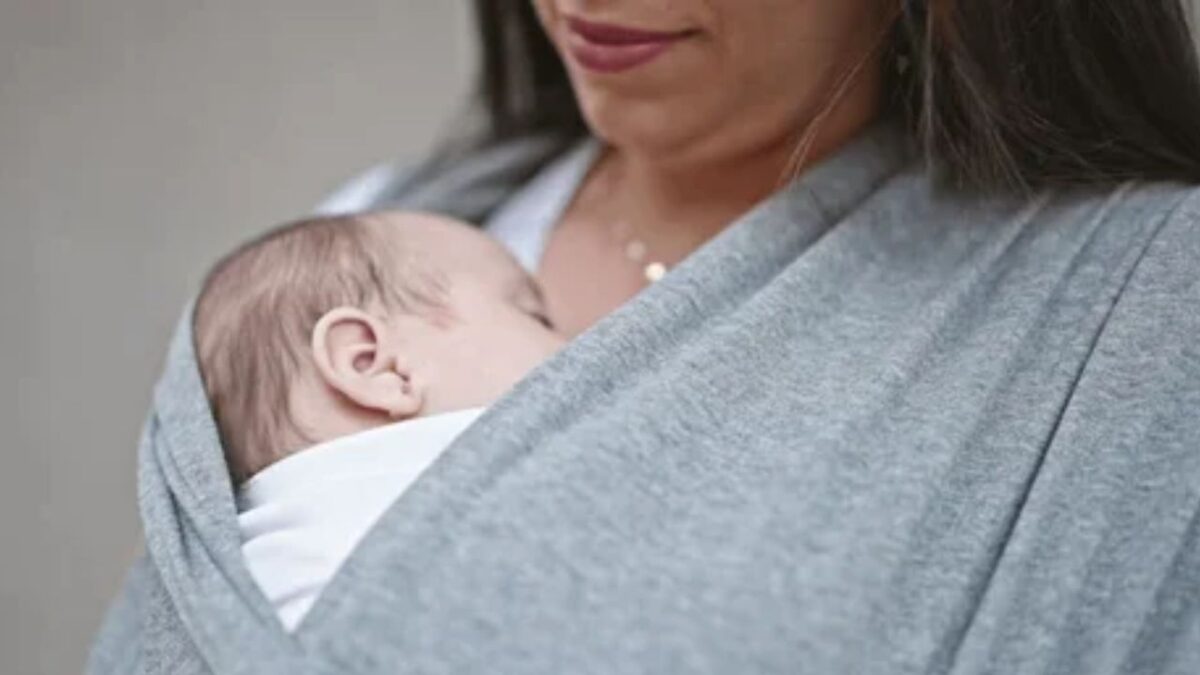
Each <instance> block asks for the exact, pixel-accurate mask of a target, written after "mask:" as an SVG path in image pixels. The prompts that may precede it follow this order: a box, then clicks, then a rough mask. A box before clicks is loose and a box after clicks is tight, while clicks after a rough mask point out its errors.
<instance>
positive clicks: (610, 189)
mask: <svg viewBox="0 0 1200 675" xmlns="http://www.w3.org/2000/svg"><path fill="white" fill-rule="evenodd" d="M606 159H611V155H610V156H609V157H607V158H606ZM605 169H607V172H606V174H604V178H603V179H602V182H601V186H600V193H601V194H600V196H601V199H603V200H606V201H608V202H609V204H610V205H611V204H612V203H613V202H615V201H619V200H617V199H615V198H614V197H615V195H616V183H617V178H616V171H615V166H614V165H613V164H612V163H611V161H610V162H609V163H608V165H607V166H606V167H605ZM611 234H612V235H613V238H614V240H615V241H616V243H617V245H618V247H619V248H620V249H621V253H622V254H623V255H624V257H625V259H626V260H628V261H629V262H631V263H633V264H635V265H637V266H639V267H640V268H641V272H642V278H644V279H645V280H646V282H647V283H654V282H655V281H658V280H659V279H662V278H663V277H664V276H666V274H667V272H668V271H670V266H669V265H667V263H666V262H664V261H662V260H661V259H659V258H658V257H657V256H654V255H651V252H650V246H649V245H648V244H647V243H646V242H645V240H643V239H642V238H641V237H639V236H637V232H636V231H635V230H634V228H633V225H632V224H631V223H630V222H629V221H627V220H617V221H613V222H612V226H611Z"/></svg>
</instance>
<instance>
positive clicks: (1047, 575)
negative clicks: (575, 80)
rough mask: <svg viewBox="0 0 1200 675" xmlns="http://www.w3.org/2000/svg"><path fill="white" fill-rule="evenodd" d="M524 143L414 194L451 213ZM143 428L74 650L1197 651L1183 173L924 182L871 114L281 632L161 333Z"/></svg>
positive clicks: (1062, 654)
mask: <svg viewBox="0 0 1200 675" xmlns="http://www.w3.org/2000/svg"><path fill="white" fill-rule="evenodd" d="M526 149H527V150H528V152H525V151H520V150H519V149H513V148H510V149H509V150H508V151H507V152H508V153H509V154H508V155H504V156H503V157H502V159H500V160H497V159H496V158H497V157H499V156H498V155H492V156H490V158H489V157H484V158H480V159H478V160H477V161H475V162H468V165H467V166H464V167H459V168H451V169H449V171H450V174H449V175H447V174H442V175H440V176H436V175H435V176H433V177H431V178H430V177H427V178H426V179H425V182H424V183H422V184H421V185H419V188H416V189H415V193H419V194H422V195H424V198H423V199H424V201H423V202H420V203H421V205H422V206H423V207H424V208H442V207H443V206H446V207H447V208H448V205H449V202H451V201H454V200H456V199H458V200H460V201H459V202H458V203H459V204H460V205H461V204H473V205H476V206H480V207H481V209H477V212H475V213H467V214H465V215H469V216H473V217H475V218H476V219H479V218H480V217H481V216H482V215H483V211H485V210H486V208H488V206H487V204H488V203H489V202H490V203H491V205H492V206H494V202H495V201H497V200H499V199H501V198H502V196H503V195H504V194H506V193H510V192H511V190H512V189H515V188H516V187H517V185H518V184H519V182H520V180H523V177H527V176H528V175H529V172H530V170H531V168H532V167H534V166H535V165H537V164H539V163H540V162H543V161H544V160H545V152H544V150H545V146H543V147H542V148H541V149H538V148H533V147H532V146H530V147H529V148H526ZM489 162H490V164H489ZM468 174H469V175H468ZM464 176H468V178H469V179H464ZM506 177H509V178H512V177H521V178H514V179H513V180H511V181H510V182H509V184H508V187H507V188H505V189H499V188H498V187H497V186H501V185H505V183H506V180H505V178H506ZM438 185H450V186H453V189H445V190H443V189H441V188H439V187H438ZM476 185H482V186H483V187H482V188H481V190H480V191H478V192H473V186H476ZM489 190H490V191H491V192H489V193H488V194H491V195H493V196H494V197H495V198H496V199H495V200H491V199H487V198H485V197H481V196H480V195H481V194H483V193H484V192H487V191H489ZM468 193H469V194H468ZM411 194H414V188H413V187H411V186H405V185H399V184H398V185H397V186H395V189H394V190H392V191H390V192H388V193H387V194H386V195H385V196H384V197H385V198H384V199H383V201H386V202H388V203H398V204H411V203H413V202H411V201H409V200H407V199H406V195H411ZM456 213H457V214H458V215H464V213H463V211H462V210H459V211H457V212H456ZM185 319H186V315H185ZM142 453H143V454H142V457H141V473H140V476H139V483H140V486H141V493H140V498H141V509H142V515H143V520H144V527H145V532H146V542H147V550H148V555H147V559H146V560H145V561H144V562H143V563H141V564H139V566H137V567H136V568H135V569H134V570H133V571H132V572H131V576H130V578H129V580H128V582H127V586H126V588H125V591H124V594H123V596H122V597H121V598H120V599H119V601H118V603H117V604H116V605H115V606H114V608H113V610H112V611H111V612H110V615H109V617H108V620H107V623H106V625H105V627H104V629H103V631H102V632H101V635H100V637H99V639H98V642H97V645H96V647H95V650H94V653H93V660H92V662H91V666H90V668H91V671H92V672H95V673H131V672H134V673H172V674H178V673H205V672H217V673H343V672H354V673H360V672H362V673H376V672H377V673H489V674H494V673H506V674H507V673H547V674H548V673H618V674H620V673H672V672H688V673H822V674H824V673H868V674H874V673H956V674H963V675H966V674H982V673H1005V674H1011V673H1111V674H1113V675H1116V674H1125V673H1139V674H1140V673H1179V674H1184V673H1188V674H1194V673H1197V672H1200V532H1198V529H1197V528H1198V518H1200V193H1197V192H1196V191H1194V190H1193V189H1192V188H1186V187H1183V186H1173V185H1126V186H1124V187H1122V188H1120V189H1117V190H1115V191H1106V192H1103V193H1099V192H1082V191H1080V192H1075V193H1071V194H1065V193H1047V194H1042V195H1038V196H1036V197H1032V198H1028V199H1017V198H980V197H966V196H954V195H951V194H945V193H940V192H938V191H936V190H934V189H933V188H931V186H930V182H929V179H928V177H927V175H926V173H925V171H924V170H923V169H922V168H921V166H920V165H919V164H918V163H916V162H914V161H912V160H911V158H910V155H909V154H908V153H907V152H906V151H905V149H904V144H903V143H902V141H901V140H900V139H899V136H898V135H897V134H895V133H894V132H893V131H892V130H890V129H889V128H888V127H886V126H880V127H877V128H876V129H875V130H873V131H871V132H870V133H868V134H865V135H864V136H863V137H862V138H860V139H858V140H857V141H855V142H853V143H852V144H851V145H850V146H848V147H847V148H845V149H843V150H842V151H840V152H839V153H838V154H837V155H835V156H834V157H832V158H831V159H829V160H826V161H825V162H823V163H822V164H820V165H819V166H818V167H816V168H814V169H813V170H811V171H809V172H808V173H807V174H806V175H805V176H804V177H802V178H801V179H800V180H799V181H798V182H797V183H795V184H793V185H791V186H789V187H787V188H785V189H784V190H782V191H781V192H780V193H778V194H777V195H776V196H774V197H772V198H771V199H769V200H768V201H767V202H765V203H764V204H763V205H761V206H760V207H759V208H757V209H755V210H754V211H753V212H751V213H750V214H748V215H746V216H745V217H744V218H741V219H740V220H739V221H737V222H736V223H734V224H732V225H731V226H729V227H728V228H727V229H726V230H725V231H724V232H722V233H721V234H720V235H718V237H717V238H715V239H714V240H713V241H711V242H709V243H708V244H706V245H705V246H704V247H702V248H701V249H700V250H699V251H697V252H696V253H695V254H694V255H692V256H691V257H690V258H688V260H686V261H685V262H684V263H683V264H681V265H680V266H679V267H677V268H676V269H675V270H673V271H672V272H671V273H670V274H669V275H668V276H667V277H666V278H665V279H664V280H662V281H661V282H659V283H657V284H655V285H653V286H651V287H650V288H649V289H648V290H646V291H645V292H643V293H642V294H641V295H639V296H638V297H637V298H635V299H634V300H633V301H631V302H630V303H628V304H626V305H625V306H624V307H622V308H621V309H619V310H618V311H617V312H615V313H614V314H612V315H611V316H609V317H608V318H606V319H604V320H602V321H601V322H600V323H598V324H597V325H596V326H594V327H593V328H592V329H591V330H589V331H588V332H587V333H585V334H583V335H582V336H580V337H579V338H578V339H576V340H575V341H574V342H572V343H571V344H570V345H569V346H568V347H567V348H566V349H565V350H564V351H562V352H561V353H560V354H558V355H557V356H556V357H554V358H553V359H551V360H550V361H548V362H547V363H545V364H544V365H543V366H541V367H540V368H538V369H537V370H535V371H534V372H533V373H532V374H531V375H530V376H529V377H528V378H526V379H525V380H524V381H523V382H521V383H520V384H519V385H518V386H517V387H516V388H515V389H514V390H513V391H512V392H510V393H509V394H508V395H507V396H505V397H504V398H503V399H501V400H500V401H499V402H498V403H497V404H496V405H495V406H494V407H493V408H492V409H491V410H489V411H488V412H487V413H486V414H485V415H484V416H483V417H481V418H480V419H479V420H478V421H477V422H476V424H475V425H473V426H472V427H471V428H470V429H468V430H467V431H466V432H465V433H464V434H463V435H462V436H461V437H459V438H458V440H457V441H456V442H455V443H454V444H453V445H452V446H451V447H450V449H449V450H448V451H447V452H446V454H445V455H443V457H442V459H440V460H439V461H438V462H437V463H436V464H435V465H434V466H433V467H432V468H431V469H430V470H429V472H428V473H427V474H425V476H424V477H423V478H422V479H421V480H419V481H418V482H417V484H416V485H415V486H413V488H411V489H410V490H409V491H408V492H407V493H406V494H405V495H404V496H403V497H402V498H401V499H400V500H399V501H398V502H397V503H396V504H395V505H394V506H393V508H392V509H391V510H390V511H389V512H388V513H387V515H385V517H384V519H383V520H382V521H381V522H380V523H379V524H378V526H377V527H376V528H375V529H374V530H373V531H372V533H371V534H370V535H369V536H368V538H367V540H366V541H365V542H364V543H363V545H362V546H361V547H360V549H359V550H358V551H357V552H356V553H355V555H354V556H353V557H352V558H351V559H350V561H349V562H348V563H347V565H346V567H345V568H343V570H342V571H341V572H340V573H339V575H338V576H337V577H335V579H334V580H333V582H332V584H331V585H330V586H329V587H328V588H327V590H326V592H325V593H324V595H323V596H322V598H321V599H320V600H319V601H318V602H317V605H316V606H315V607H314V609H313V611H312V613H311V614H310V615H309V616H308V618H307V620H306V621H305V623H303V624H302V625H301V626H300V629H299V631H298V632H297V633H296V634H295V635H294V636H292V637H288V636H286V635H285V634H284V632H283V630H282V628H281V627H280V626H279V625H278V623H277V622H276V620H275V618H274V616H273V615H272V613H271V610H270V608H269V607H268V606H267V604H266V601H265V600H264V599H263V598H262V597H261V595H260V594H259V593H258V592H257V590H256V589H255V587H254V585H253V582H252V581H251V580H250V578H249V575H248V573H247V572H246V570H245V568H244V565H243V563H242V562H241V558H240V553H239V550H238V542H237V528H236V524H235V521H234V505H233V496H232V492H231V489H230V486H229V483H228V481H227V479H226V478H225V473H224V470H223V466H222V465H221V459H220V457H221V453H220V448H219V446H218V442H217V438H216V435H215V431H214V428H213V423H212V421H211V419H210V417H209V415H208V411H207V408H206V405H205V402H204V396H203V392H202V390H201V385H200V380H199V377H198V375H197V372H196V366H195V360H194V355H193V353H192V348H191V337H190V331H189V325H188V321H186V320H185V321H184V322H183V323H182V324H181V326H180V329H179V333H178V336H177V338H176V341H175V343H174V345H173V347H172V350H171V352H170V355H169V357H168V361H167V367H166V372H165V374H164V376H163V380H162V382H161V385H160V387H159V389H158V391H157V396H156V399H155V404H154V410H153V411H152V414H151V418H150V421H149V423H148V425H147V435H146V442H145V443H144V445H143V447H142Z"/></svg>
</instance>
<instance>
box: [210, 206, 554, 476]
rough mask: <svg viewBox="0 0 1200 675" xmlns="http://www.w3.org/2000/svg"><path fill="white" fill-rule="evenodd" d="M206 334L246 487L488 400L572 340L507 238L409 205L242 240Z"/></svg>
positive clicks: (213, 289)
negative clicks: (371, 433) (561, 332)
mask: <svg viewBox="0 0 1200 675" xmlns="http://www.w3.org/2000/svg"><path fill="white" fill-rule="evenodd" d="M194 326H195V330H194V333H195V341H196V351H197V354H198V358H199V362H200V369H201V373H202V375H203V379H204V384H205V388H206V390H207V392H208V396H209V400H210V402H211V405H212V408H213V412H214V415H215V417H216V420H217V425H218V427H219V429H220V432H221V436H222V441H223V443H224V445H225V450H226V461H227V463H228V465H229V468H230V471H231V473H232V475H233V477H234V479H235V480H236V481H242V480H245V479H246V478H248V477H250V476H251V475H253V474H254V473H257V472H258V471H260V470H262V469H264V468H266V466H268V465H269V464H271V463H273V462H275V461H277V460H279V459H281V458H283V457H284V456H286V455H288V454H290V453H293V452H296V451H298V450H301V449H303V448H305V447H307V446H310V445H313V444H315V443H320V442H324V441H327V440H331V439H333V438H337V437H340V436H344V435H348V434H351V433H356V432H358V431H363V430H366V429H369V428H372V427H376V426H381V425H384V424H388V423H390V422H395V421H400V420H403V419H408V418H412V417H418V416H424V415H430V414H437V413H441V412H450V411H454V410H461V409H465V408H472V407H477V406H483V405H487V404H489V403H491V402H492V401H493V400H495V399H496V398H498V397H499V396H500V395H501V394H503V393H504V392H505V391H506V390H508V389H509V388H510V387H511V386H512V385H513V384H514V383H516V382H517V380H519V379H521V378H522V377H523V376H524V375H525V374H526V373H527V372H528V371H529V370H531V369H532V368H533V367H534V366H536V365H537V364H538V363H540V362H541V361H542V360H544V359H545V358H546V357H548V356H550V355H551V354H553V353H554V352H555V351H556V350H557V349H558V348H559V347H560V346H561V345H562V342H563V340H562V338H561V337H560V336H558V335H557V334H556V333H555V332H554V331H553V330H552V329H551V327H550V325H549V321H548V319H546V314H545V307H544V304H543V301H542V298H541V294H540V292H539V290H538V287H537V285H536V284H535V283H534V281H533V279H532V278H531V277H530V276H529V275H528V274H526V273H525V271H524V270H522V269H521V267H520V265H519V264H518V263H517V261H516V260H515V259H514V258H513V257H512V256H511V255H510V254H509V253H508V251H507V250H505V249H504V247H503V246H502V245H500V244H499V243H498V242H497V241H495V240H494V239H492V238H491V237H489V236H488V235H486V234H484V233H482V232H480V231H479V230H477V229H476V228H474V227H472V226H470V225H466V224H463V223H459V222H457V221H453V220H449V219H446V218H441V217H437V216H432V215H427V214H414V213H401V212H379V213H371V214H363V215H354V216H339V217H331V218H314V219H310V220H304V221H300V222H296V223H292V224H289V225H286V226H284V227H282V228H279V229H277V230H274V231H272V232H270V233H268V234H267V235H265V236H263V237H261V238H259V239H258V240H256V241H254V242H252V243H250V244H248V245H246V246H243V247H242V248H240V249H238V250H237V251H235V252H234V253H233V254H231V255H230V256H228V257H227V258H225V259H224V260H222V261H221V262H220V263H219V264H218V265H217V266H216V268H215V269H214V270H213V271H212V272H211V273H210V274H209V276H208V279H207V280H206V281H205V284H204V288H203V291H202V292H201V295H200V298H199V300H198V301H197V304H196V313H195V318H194Z"/></svg>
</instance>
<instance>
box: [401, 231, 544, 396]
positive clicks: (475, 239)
mask: <svg viewBox="0 0 1200 675" xmlns="http://www.w3.org/2000/svg"><path fill="white" fill-rule="evenodd" d="M383 215H384V217H385V218H386V219H390V220H395V221H396V222H395V223H394V225H396V228H395V231H396V232H401V231H402V232H403V235H402V236H403V239H404V246H406V247H416V248H415V249H413V250H419V251H421V255H422V257H423V258H424V259H425V261H426V263H427V264H428V265H430V266H431V267H433V268H436V269H437V270H438V271H439V272H440V273H441V274H442V275H443V277H444V278H445V280H446V281H447V288H446V296H447V297H446V298H445V303H446V306H447V307H446V309H447V310H448V312H447V313H448V314H449V316H440V317H438V318H437V319H436V320H433V321H430V320H428V319H426V318H421V317H414V316H411V315H406V316H402V317H395V318H394V319H393V321H392V322H391V323H392V324H393V325H394V326H395V327H396V328H397V333H396V337H395V339H397V340H400V341H402V342H403V345H402V346H401V348H400V350H399V351H400V353H403V354H405V355H407V357H408V358H411V359H412V363H411V364H410V366H411V368H412V370H413V373H414V377H416V378H419V379H421V380H422V383H423V384H424V386H425V392H426V402H425V403H426V413H427V414H432V413H437V412H446V411H452V410H460V409H463V408H471V407H477V406H485V405H488V404H490V403H491V402H493V401H494V400H496V399H497V398H499V397H500V396H501V395H502V394H503V393H504V392H506V391H508V390H509V389H510V388H511V387H512V386H513V385H514V384H516V383H517V381H518V380H520V379H521V378H523V377H524V376H525V375H526V374H527V373H528V372H529V371H530V370H532V369H533V368H534V367H535V366H537V365H538V364H539V363H541V362H542V361H544V360H545V359H546V358H548V357H549V356H551V355H552V354H554V352H556V351H557V350H558V349H559V348H560V347H562V345H563V343H564V342H565V340H564V338H563V337H562V336H560V335H559V334H558V333H556V332H555V331H554V330H553V329H552V327H551V326H550V321H549V319H548V317H547V316H546V308H545V303H544V302H543V300H542V297H541V292H540V290H539V289H538V287H537V284H536V283H535V282H534V280H533V278H532V277H530V276H529V275H528V274H527V273H526V272H525V270H524V269H522V268H521V266H520V264H519V263H518V262H517V261H516V259H515V258H513V257H512V255H511V254H510V253H509V252H508V250H507V249H506V248H504V246H503V245H502V244H500V243H499V242H498V241H496V240H495V239H493V238H492V237H490V236H488V235H487V234H485V233H483V232H482V231H480V230H478V229H477V228H475V227H472V226H471V225H468V224H465V223H459V222H457V221H453V220H449V219H444V218H435V217H432V216H426V215H419V214H418V215H414V214H404V213H392V214H383ZM384 224H385V225H388V224H392V223H388V222H387V221H384Z"/></svg>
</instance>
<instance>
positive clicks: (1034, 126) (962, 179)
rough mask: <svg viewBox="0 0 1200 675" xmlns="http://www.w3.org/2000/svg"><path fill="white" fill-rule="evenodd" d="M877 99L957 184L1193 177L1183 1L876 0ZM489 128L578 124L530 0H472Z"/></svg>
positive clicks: (578, 129) (498, 136)
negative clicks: (880, 28)
mask: <svg viewBox="0 0 1200 675" xmlns="http://www.w3.org/2000/svg"><path fill="white" fill-rule="evenodd" d="M879 1H880V2H885V3H888V4H889V5H891V6H892V7H893V8H894V11H895V16H896V20H895V22H894V24H893V25H892V26H891V27H890V29H889V31H890V32H889V34H888V35H887V36H884V39H883V41H882V42H883V45H882V49H883V50H884V51H883V54H884V56H885V57H886V58H888V59H890V60H891V62H892V63H894V64H899V63H906V64H908V67H907V68H888V69H887V70H888V72H889V76H888V81H887V83H886V92H885V93H886V100H887V101H888V103H889V110H890V112H891V113H892V114H894V115H895V116H897V117H898V118H899V119H900V120H902V122H903V123H904V125H905V126H906V128H907V129H909V131H910V132H911V134H912V137H913V139H914V140H915V141H917V143H919V145H920V147H921V148H923V150H924V153H925V155H926V157H927V159H928V161H929V162H930V163H931V165H932V166H934V167H936V168H937V169H938V170H939V173H940V174H941V175H942V176H943V177H945V178H947V179H949V180H950V181H952V182H953V183H954V184H956V185H958V186H961V187H975V188H982V189H1011V188H1039V187H1046V186H1061V185H1087V184H1103V183H1112V182H1117V181H1122V180H1128V179H1141V180H1177V181H1185V182H1200V68H1198V67H1197V58H1196V51H1195V47H1194V44H1193V42H1192V35H1191V32H1190V30H1189V28H1188V21H1187V19H1188V17H1187V15H1186V12H1185V11H1184V6H1183V2H1185V1H1189V0H879ZM475 9H476V15H477V19H478V22H479V29H480V31H481V34H482V41H483V45H482V47H483V48H482V52H481V53H482V59H483V64H482V77H481V91H480V94H481V96H482V103H483V105H484V107H485V108H486V114H487V121H488V128H487V132H486V139H487V141H489V142H490V141H502V140H505V139H509V138H513V137H516V136H522V135H526V134H547V133H550V134H560V135H562V136H563V137H564V138H574V137H578V136H579V135H581V134H583V133H585V126H584V122H583V120H582V117H581V115H580V112H579V109H578V108H577V106H576V103H575V100H574V97H573V95H572V92H571V87H570V83H569V82H568V80H567V75H566V72H565V70H564V68H563V65H562V63H561V62H560V60H559V58H558V55H557V54H556V52H555V50H554V48H553V46H552V45H551V44H550V42H549V41H548V40H547V38H546V37H545V35H544V34H543V32H542V30H541V27H540V26H539V24H538V21H537V17H536V15H535V12H534V10H533V7H532V3H530V1H529V0H476V2H475Z"/></svg>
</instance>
